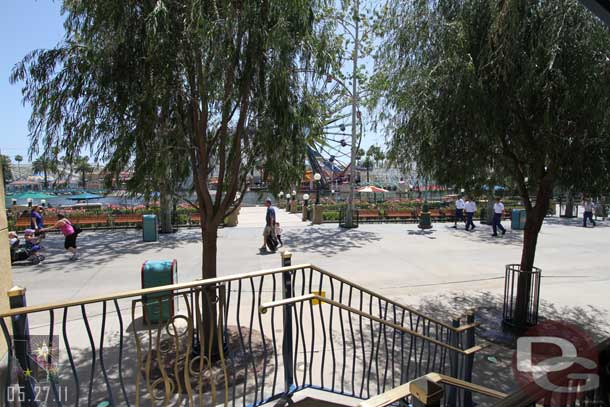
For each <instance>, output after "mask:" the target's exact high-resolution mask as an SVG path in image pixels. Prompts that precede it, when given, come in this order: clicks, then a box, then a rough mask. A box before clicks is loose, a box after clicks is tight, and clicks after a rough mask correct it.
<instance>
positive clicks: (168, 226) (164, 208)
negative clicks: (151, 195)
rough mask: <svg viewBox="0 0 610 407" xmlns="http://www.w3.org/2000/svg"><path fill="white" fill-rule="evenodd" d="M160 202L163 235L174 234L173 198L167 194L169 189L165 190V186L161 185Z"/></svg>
mask: <svg viewBox="0 0 610 407" xmlns="http://www.w3.org/2000/svg"><path fill="white" fill-rule="evenodd" d="M159 201H160V202H159V204H160V214H159V215H160V216H159V218H160V219H159V220H160V223H161V233H172V232H173V231H174V227H173V225H172V197H171V195H170V194H169V193H168V192H167V188H165V186H164V185H161V188H160V191H159Z"/></svg>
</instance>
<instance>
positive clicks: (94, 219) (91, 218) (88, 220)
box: [70, 215, 108, 226]
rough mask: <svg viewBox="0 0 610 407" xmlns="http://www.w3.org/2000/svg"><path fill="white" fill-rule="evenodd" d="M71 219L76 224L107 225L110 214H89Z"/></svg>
mask: <svg viewBox="0 0 610 407" xmlns="http://www.w3.org/2000/svg"><path fill="white" fill-rule="evenodd" d="M70 221H71V222H72V223H73V224H75V225H81V226H82V225H91V226H106V225H107V224H108V215H88V216H78V217H74V218H71V219H70Z"/></svg>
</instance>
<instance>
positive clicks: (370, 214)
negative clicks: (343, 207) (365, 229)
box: [358, 209, 380, 220]
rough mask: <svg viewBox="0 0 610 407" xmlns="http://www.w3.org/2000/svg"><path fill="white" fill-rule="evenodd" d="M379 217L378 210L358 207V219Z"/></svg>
mask: <svg viewBox="0 0 610 407" xmlns="http://www.w3.org/2000/svg"><path fill="white" fill-rule="evenodd" d="M368 219H377V220H378V219H380V216H379V211H378V210H376V209H374V210H371V209H358V220H368Z"/></svg>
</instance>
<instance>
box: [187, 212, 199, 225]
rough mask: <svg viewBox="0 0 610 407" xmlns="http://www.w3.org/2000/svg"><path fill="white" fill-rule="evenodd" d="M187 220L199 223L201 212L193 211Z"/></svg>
mask: <svg viewBox="0 0 610 407" xmlns="http://www.w3.org/2000/svg"><path fill="white" fill-rule="evenodd" d="M189 221H190V223H191V224H199V223H201V214H200V213H193V214H191V216H190V218H189Z"/></svg>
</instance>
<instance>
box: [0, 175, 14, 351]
mask: <svg viewBox="0 0 610 407" xmlns="http://www.w3.org/2000/svg"><path fill="white" fill-rule="evenodd" d="M3 180H4V177H3V176H2V167H1V166H0V184H2V183H3V182H4V181H3ZM12 286H13V272H12V270H11V252H10V249H9V243H8V223H7V220H6V208H5V204H4V185H0V313H3V312H6V311H7V310H8V309H9V304H8V297H7V295H6V292H7V291H8V290H9V289H10V288H11V287H12ZM9 325H10V323H9ZM6 351H7V349H6V344H5V343H4V338H0V360H3V361H4V360H5V359H6Z"/></svg>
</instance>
